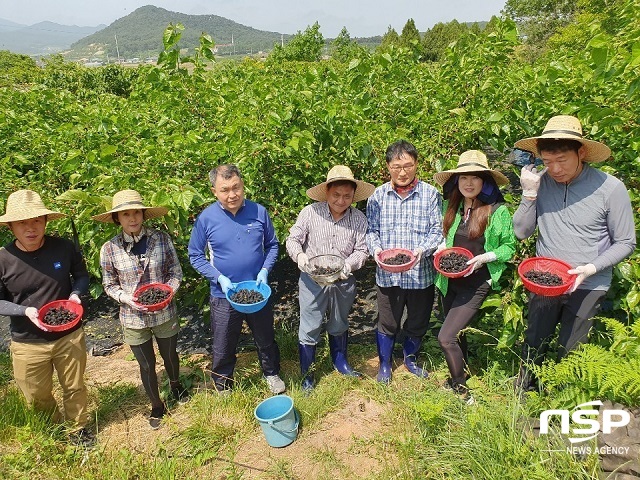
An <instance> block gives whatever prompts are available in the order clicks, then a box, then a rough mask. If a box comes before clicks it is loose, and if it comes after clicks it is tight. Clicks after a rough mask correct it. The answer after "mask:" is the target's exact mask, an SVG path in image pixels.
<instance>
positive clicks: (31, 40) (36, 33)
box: [0, 19, 104, 55]
mask: <svg viewBox="0 0 640 480" xmlns="http://www.w3.org/2000/svg"><path fill="white" fill-rule="evenodd" d="M102 28H104V25H99V26H97V27H78V26H76V25H60V24H58V23H53V22H40V23H36V24H34V25H29V26H27V25H20V24H18V23H14V22H10V21H9V20H5V19H0V50H10V51H12V52H15V53H26V54H29V55H37V54H50V53H55V52H59V51H61V50H65V49H68V48H69V46H70V45H71V44H72V43H73V42H75V41H77V40H79V39H81V38H83V37H86V36H87V35H91V34H92V33H94V32H96V31H98V30H100V29H102Z"/></svg>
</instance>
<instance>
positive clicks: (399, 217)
mask: <svg viewBox="0 0 640 480" xmlns="http://www.w3.org/2000/svg"><path fill="white" fill-rule="evenodd" d="M441 205H442V197H441V196H440V193H438V191H437V190H436V189H435V187H433V186H432V185H429V184H428V183H425V182H422V181H420V182H418V184H417V185H416V187H415V188H414V189H413V190H412V191H411V192H409V194H408V195H407V196H406V197H405V198H402V197H401V196H400V195H398V194H397V193H396V192H395V191H394V190H393V188H392V186H391V183H390V182H387V183H385V184H384V185H381V186H379V187H378V188H376V190H375V192H373V195H372V196H371V197H369V200H368V201H367V220H368V221H369V227H368V229H367V237H366V238H367V247H368V248H369V252H371V254H372V255H373V253H374V252H375V250H376V249H378V248H380V249H382V250H386V249H388V248H406V249H409V250H416V249H417V248H422V249H423V250H424V253H423V255H422V258H421V259H420V263H419V264H418V265H415V266H414V267H413V268H412V269H410V270H408V271H406V272H402V273H391V272H387V271H386V270H382V269H381V268H380V267H377V268H376V283H377V284H378V285H379V286H380V287H400V288H404V289H422V288H427V287H429V286H430V285H432V284H433V282H434V279H435V270H434V268H433V258H432V257H431V254H432V253H433V252H434V251H435V249H436V248H437V247H438V245H439V244H440V243H441V242H442V241H443V236H442V210H441Z"/></svg>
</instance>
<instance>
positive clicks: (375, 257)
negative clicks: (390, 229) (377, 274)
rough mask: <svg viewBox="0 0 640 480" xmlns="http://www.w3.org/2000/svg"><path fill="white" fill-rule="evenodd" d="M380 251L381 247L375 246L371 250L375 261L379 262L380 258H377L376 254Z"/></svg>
mask: <svg viewBox="0 0 640 480" xmlns="http://www.w3.org/2000/svg"><path fill="white" fill-rule="evenodd" d="M381 251H382V249H381V248H376V249H375V250H374V251H373V259H374V260H375V261H376V263H380V259H379V258H378V255H380V252H381Z"/></svg>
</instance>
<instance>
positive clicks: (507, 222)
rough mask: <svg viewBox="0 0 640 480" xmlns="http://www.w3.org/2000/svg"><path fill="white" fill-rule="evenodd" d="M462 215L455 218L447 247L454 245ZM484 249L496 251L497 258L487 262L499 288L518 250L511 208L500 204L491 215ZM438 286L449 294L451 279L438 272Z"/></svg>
mask: <svg viewBox="0 0 640 480" xmlns="http://www.w3.org/2000/svg"><path fill="white" fill-rule="evenodd" d="M448 203H449V202H447V201H445V202H443V205H442V211H443V212H446V211H447V204H448ZM461 220H462V217H461V215H460V213H457V214H456V218H455V219H454V220H453V225H451V228H450V229H449V234H448V235H447V238H446V239H445V242H446V245H447V248H450V247H453V239H454V237H455V235H456V231H457V230H458V226H459V225H460V221H461ZM484 239H485V240H484V250H485V252H494V253H495V254H496V260H495V261H493V262H489V263H487V268H488V269H489V275H491V286H492V287H493V288H494V289H497V285H498V280H499V279H500V275H502V272H504V270H505V268H507V263H506V262H508V261H509V260H511V257H513V254H514V253H515V251H516V237H515V235H514V233H513V221H512V219H511V214H510V213H509V209H508V208H507V207H506V206H505V205H500V206H499V207H498V208H497V209H496V210H495V212H493V213H492V214H491V215H490V216H489V222H488V223H487V228H486V230H485V232H484ZM435 283H436V287H438V290H440V291H441V292H442V295H446V294H447V287H448V285H449V279H448V278H447V277H445V276H444V275H442V274H440V273H438V275H437V276H436V282H435Z"/></svg>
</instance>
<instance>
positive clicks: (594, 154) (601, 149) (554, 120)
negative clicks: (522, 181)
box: [515, 115, 611, 162]
mask: <svg viewBox="0 0 640 480" xmlns="http://www.w3.org/2000/svg"><path fill="white" fill-rule="evenodd" d="M539 138H553V139H557V140H559V139H561V138H566V139H570V140H576V141H578V142H580V143H581V144H582V145H583V146H584V148H585V151H586V153H585V157H584V158H583V159H582V160H583V161H585V162H602V161H604V160H607V159H608V158H609V157H610V156H611V149H610V148H609V147H607V146H606V145H605V144H604V143H600V142H596V141H595V140H587V139H586V138H583V137H582V125H580V120H578V119H577V118H576V117H573V116H571V115H556V116H555V117H551V119H550V120H549V121H548V122H547V125H546V126H545V127H544V130H543V131H542V135H540V136H539V137H530V138H524V139H522V140H518V141H517V142H516V144H515V147H516V148H519V149H521V150H528V151H530V152H533V153H535V154H537V155H538V156H539V155H540V152H539V150H538V139H539Z"/></svg>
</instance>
